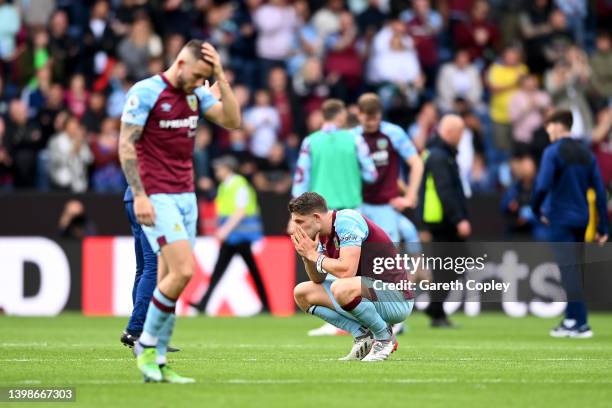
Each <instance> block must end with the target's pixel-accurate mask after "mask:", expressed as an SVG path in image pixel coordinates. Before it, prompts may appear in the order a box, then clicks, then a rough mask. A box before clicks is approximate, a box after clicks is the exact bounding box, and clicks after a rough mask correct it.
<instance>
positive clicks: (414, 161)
mask: <svg viewBox="0 0 612 408" xmlns="http://www.w3.org/2000/svg"><path fill="white" fill-rule="evenodd" d="M388 135H389V137H390V139H391V143H392V144H393V148H394V149H395V151H396V152H397V154H399V156H400V157H401V158H402V159H403V160H404V162H405V163H406V165H407V166H408V167H409V168H410V177H409V180H408V186H406V190H405V191H404V197H402V198H403V200H402V201H401V202H400V203H398V204H399V205H398V206H399V207H400V208H398V209H399V210H403V209H404V208H406V207H408V208H415V207H416V206H417V204H418V200H419V189H420V188H421V180H422V179H423V171H424V169H425V166H424V165H423V160H422V159H421V156H419V154H418V152H417V149H416V147H415V146H414V144H413V143H412V141H411V140H410V136H408V134H407V133H406V132H404V129H402V128H400V127H399V126H393V127H392V128H391V129H389V131H388Z"/></svg>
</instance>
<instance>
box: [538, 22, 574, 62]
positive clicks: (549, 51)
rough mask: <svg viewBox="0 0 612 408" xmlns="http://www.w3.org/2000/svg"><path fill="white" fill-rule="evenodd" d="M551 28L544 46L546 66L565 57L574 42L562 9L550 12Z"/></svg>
mask: <svg viewBox="0 0 612 408" xmlns="http://www.w3.org/2000/svg"><path fill="white" fill-rule="evenodd" d="M550 29H551V31H550V33H549V34H548V35H547V36H546V39H545V41H544V44H543V46H542V52H543V54H544V58H545V59H546V68H550V67H551V66H553V64H554V63H555V62H557V61H558V60H559V59H560V58H563V55H564V54H565V52H566V51H567V49H568V48H569V47H570V46H571V45H572V44H573V42H574V40H573V38H572V36H571V33H570V32H569V30H568V28H567V21H566V19H565V15H564V14H563V13H562V12H561V11H560V10H553V11H552V13H551V14H550Z"/></svg>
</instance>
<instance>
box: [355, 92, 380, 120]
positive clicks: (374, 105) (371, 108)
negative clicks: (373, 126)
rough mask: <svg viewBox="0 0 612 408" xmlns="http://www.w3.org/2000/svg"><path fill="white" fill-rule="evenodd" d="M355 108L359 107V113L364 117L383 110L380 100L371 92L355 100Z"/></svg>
mask: <svg viewBox="0 0 612 408" xmlns="http://www.w3.org/2000/svg"><path fill="white" fill-rule="evenodd" d="M357 106H359V111H360V112H361V113H363V114H366V115H376V114H378V113H381V112H382V109H383V106H382V103H381V102H380V98H379V97H378V95H376V94H375V93H373V92H368V93H364V94H363V95H361V96H360V97H359V99H358V100H357Z"/></svg>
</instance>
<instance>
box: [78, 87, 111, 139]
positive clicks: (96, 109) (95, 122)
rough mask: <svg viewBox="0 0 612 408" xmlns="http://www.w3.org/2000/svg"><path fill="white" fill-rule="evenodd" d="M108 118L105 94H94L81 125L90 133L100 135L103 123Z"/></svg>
mask: <svg viewBox="0 0 612 408" xmlns="http://www.w3.org/2000/svg"><path fill="white" fill-rule="evenodd" d="M105 117H106V97H105V96H104V94H103V93H100V92H94V93H92V94H91V97H90V98H89V104H88V106H87V110H86V111H85V114H84V115H83V118H82V119H81V123H82V124H83V126H85V129H86V130H87V132H89V133H100V132H101V129H102V121H103V120H104V118H105Z"/></svg>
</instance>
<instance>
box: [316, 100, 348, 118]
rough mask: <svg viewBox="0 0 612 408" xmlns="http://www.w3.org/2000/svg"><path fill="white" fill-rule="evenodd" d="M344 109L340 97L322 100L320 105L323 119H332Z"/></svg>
mask: <svg viewBox="0 0 612 408" xmlns="http://www.w3.org/2000/svg"><path fill="white" fill-rule="evenodd" d="M345 109H346V106H345V105H344V102H342V101H341V100H340V99H328V100H326V101H325V102H323V106H322V107H321V110H322V111H323V119H325V120H333V119H335V118H336V116H338V115H339V114H340V113H341V112H342V111H343V110H345Z"/></svg>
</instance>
